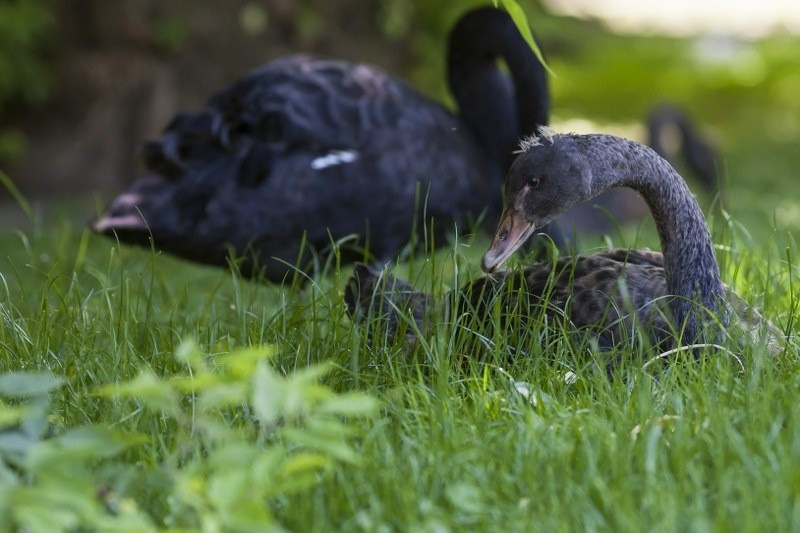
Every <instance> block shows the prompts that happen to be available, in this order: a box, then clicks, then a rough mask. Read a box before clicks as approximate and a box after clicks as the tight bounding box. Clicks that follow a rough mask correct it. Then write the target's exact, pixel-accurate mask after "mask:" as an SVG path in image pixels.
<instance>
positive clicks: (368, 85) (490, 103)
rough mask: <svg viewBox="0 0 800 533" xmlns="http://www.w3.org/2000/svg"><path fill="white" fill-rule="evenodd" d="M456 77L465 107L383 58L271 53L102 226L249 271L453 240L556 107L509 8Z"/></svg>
mask: <svg viewBox="0 0 800 533" xmlns="http://www.w3.org/2000/svg"><path fill="white" fill-rule="evenodd" d="M498 59H502V60H503V61H505V64H506V65H507V67H508V72H509V73H510V77H509V76H508V75H507V74H505V73H504V72H503V71H501V70H500V68H498V64H497V62H498ZM448 81H449V85H450V88H451V91H452V92H453V95H454V96H455V99H456V101H457V102H458V105H459V111H460V115H459V116H458V117H456V116H454V115H453V114H451V113H450V112H449V111H447V110H446V109H445V108H444V107H443V106H441V105H439V104H438V103H435V102H433V101H431V100H429V99H427V98H426V97H424V96H422V95H421V94H419V93H418V92H416V91H415V90H413V89H412V88H410V87H409V86H408V85H407V84H406V83H404V82H403V81H402V80H399V79H397V78H394V77H392V76H390V75H389V74H387V73H385V72H383V71H381V70H379V69H377V68H374V67H371V66H367V65H360V64H350V63H346V62H344V61H327V60H320V59H314V58H310V57H306V56H291V57H287V58H283V59H279V60H276V61H273V62H271V63H268V64H267V65H265V66H263V67H261V68H259V69H256V70H254V71H252V72H250V73H249V74H247V75H246V76H245V77H244V78H242V79H240V80H239V81H237V82H235V83H234V84H233V85H231V86H230V87H228V88H227V89H225V90H224V91H222V92H220V93H218V94H217V95H215V96H213V97H212V98H211V100H210V102H209V104H208V107H207V109H206V110H204V111H202V112H199V113H194V114H179V115H177V116H176V117H175V118H174V119H173V120H172V122H171V123H170V124H169V125H168V126H167V128H166V130H165V132H164V135H163V137H162V138H161V139H160V140H158V141H154V142H150V143H147V144H146V145H145V146H144V163H145V167H146V171H145V173H144V175H143V176H142V177H140V178H139V179H137V180H136V181H135V182H134V183H133V184H132V185H131V186H130V188H129V189H128V190H127V191H125V192H124V193H122V194H121V195H120V196H118V197H117V198H116V199H115V200H113V202H112V203H111V205H110V206H109V207H108V208H107V210H106V211H105V213H104V214H102V215H101V216H100V217H99V218H98V219H97V220H96V221H94V222H93V224H92V227H93V229H94V230H96V231H98V232H101V233H103V234H106V235H109V236H116V237H117V238H119V240H120V241H122V242H125V243H132V244H140V245H145V246H149V245H150V238H151V237H152V239H153V241H154V245H155V247H156V248H158V249H160V250H164V251H167V252H170V253H173V254H176V255H179V256H182V257H185V258H188V259H191V260H194V261H198V262H201V263H207V264H215V265H225V264H226V263H227V261H228V258H229V256H230V254H231V252H232V253H233V255H235V256H237V257H241V259H242V261H243V262H242V263H241V265H240V268H241V271H242V272H243V273H244V274H245V275H248V276H256V275H262V274H263V275H264V277H265V278H267V279H269V280H273V281H281V280H283V279H285V277H286V276H287V274H288V273H291V272H292V271H293V270H294V267H293V266H292V265H300V267H301V268H302V267H303V266H304V265H306V264H307V263H306V260H307V259H308V258H309V249H311V250H317V251H319V250H322V249H325V248H327V247H329V246H330V245H331V242H332V241H339V240H342V239H345V238H346V237H348V236H351V235H356V236H359V237H360V241H359V243H358V245H359V246H360V247H366V248H367V249H368V250H369V252H370V253H371V254H372V255H373V256H374V257H377V258H379V259H384V260H385V259H389V258H391V257H392V256H393V255H394V254H396V253H397V252H398V251H400V250H401V249H402V248H403V247H404V246H405V245H406V243H408V242H409V240H410V238H411V236H412V228H414V227H415V226H416V227H421V225H422V224H424V223H425V221H427V220H430V219H434V220H435V224H434V230H435V233H434V242H435V243H436V244H443V243H444V242H445V238H444V236H445V235H446V234H447V233H449V232H452V230H453V227H454V225H453V224H454V223H460V224H465V223H466V222H467V221H469V220H470V219H472V217H477V216H478V215H479V214H480V213H481V212H482V211H484V210H487V209H488V212H489V215H488V216H490V217H496V216H498V215H499V213H500V208H501V188H502V187H501V186H502V182H503V177H504V175H505V173H506V171H507V170H508V167H509V165H510V164H511V162H512V160H513V154H512V153H513V151H514V148H515V147H516V145H517V143H518V142H519V139H520V138H521V137H522V136H524V135H527V134H530V133H531V132H533V131H534V130H535V126H536V125H540V124H546V122H547V118H548V116H547V115H548V111H549V95H548V89H547V83H546V76H545V72H544V70H543V67H542V65H541V64H540V63H539V61H538V60H537V58H536V56H535V55H534V53H533V51H532V50H531V49H530V47H529V46H528V44H527V43H526V42H525V40H524V39H523V38H522V36H521V35H520V34H519V32H518V30H517V28H516V26H515V25H514V23H513V21H512V20H511V18H510V17H509V16H508V14H507V13H505V12H504V11H501V10H499V9H495V8H490V7H487V8H480V9H477V10H474V11H471V12H469V13H467V14H466V15H465V16H463V17H462V18H461V19H460V20H459V21H458V23H457V24H456V26H455V28H454V29H453V31H452V32H451V34H450V40H449V52H448ZM423 212H424V214H425V216H426V218H425V219H424V220H423V217H422V213H423ZM362 250H363V248H362ZM353 254H354V255H356V254H357V256H360V257H364V254H363V251H361V252H359V251H356V252H353ZM343 259H347V257H344V258H343Z"/></svg>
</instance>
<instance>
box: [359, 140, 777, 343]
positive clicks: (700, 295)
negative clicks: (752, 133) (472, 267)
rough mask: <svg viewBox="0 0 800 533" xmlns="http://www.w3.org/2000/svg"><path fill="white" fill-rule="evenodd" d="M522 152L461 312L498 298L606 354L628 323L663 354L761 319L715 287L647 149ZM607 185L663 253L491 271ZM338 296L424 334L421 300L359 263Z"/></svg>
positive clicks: (678, 195)
mask: <svg viewBox="0 0 800 533" xmlns="http://www.w3.org/2000/svg"><path fill="white" fill-rule="evenodd" d="M523 149H524V152H523V153H522V154H521V155H520V156H519V158H518V159H517V160H516V161H515V162H514V164H513V165H512V167H511V170H510V172H509V176H508V178H507V181H506V188H505V192H506V194H505V203H506V209H505V212H504V214H503V216H502V218H501V220H500V223H499V225H498V228H497V232H496V234H495V236H494V240H493V241H492V244H491V247H490V249H489V250H488V251H487V252H486V254H485V255H484V257H483V261H482V268H483V270H484V271H486V272H487V273H491V275H489V276H484V277H481V278H478V279H477V280H476V281H474V282H471V283H470V284H468V285H467V286H465V287H464V288H463V289H461V291H462V293H461V298H460V300H461V301H462V302H466V304H467V305H469V306H470V308H469V314H470V315H472V316H476V315H477V316H481V314H484V315H485V314H486V310H487V307H491V305H492V304H491V303H490V302H492V301H494V300H495V298H497V297H498V296H499V297H501V298H503V299H504V300H503V301H502V302H501V303H500V306H501V309H508V308H510V307H516V308H517V309H522V311H520V312H521V313H522V314H523V315H529V316H530V315H534V314H536V313H539V315H540V316H541V314H542V313H544V314H545V315H548V316H550V319H551V322H552V321H553V320H561V319H562V318H563V317H566V318H567V319H568V320H569V322H570V323H571V324H572V325H574V327H575V328H577V329H579V330H588V332H589V334H590V335H592V336H593V337H594V338H596V339H597V341H598V344H599V345H600V346H601V347H604V348H607V349H610V348H613V347H614V346H616V345H618V344H619V343H622V342H629V340H630V339H631V338H633V335H634V326H636V327H637V329H638V327H642V328H644V330H645V331H646V332H647V334H648V337H649V339H650V341H651V342H652V343H653V345H657V346H659V347H665V345H672V344H674V342H675V341H676V339H681V341H682V343H684V344H693V343H698V342H703V341H706V342H716V341H718V340H720V339H721V338H722V336H723V335H724V332H725V330H726V328H727V326H728V323H729V316H730V314H731V310H732V309H734V310H736V311H737V312H738V313H740V314H745V315H746V316H744V317H743V318H744V319H746V320H745V321H749V326H750V327H753V325H755V324H758V323H759V322H760V321H761V319H760V317H759V316H758V314H757V313H756V312H755V311H754V310H752V309H748V308H747V306H746V305H744V304H743V302H742V300H741V299H740V298H739V297H738V296H736V295H735V294H734V293H732V292H730V291H729V290H728V288H727V287H726V286H725V285H724V284H723V283H722V280H721V279H720V272H719V267H718V264H717V260H716V256H715V254H714V247H713V243H712V241H711V235H710V233H709V230H708V226H707V224H706V221H705V218H704V217H703V213H702V211H701V210H700V207H699V205H698V204H697V201H696V200H695V198H694V196H693V195H692V193H691V191H690V190H689V188H688V187H687V186H686V183H685V182H684V181H683V179H682V178H681V177H680V176H679V175H678V173H677V172H676V171H675V170H674V169H673V168H672V167H671V166H670V165H669V163H667V162H666V161H665V160H664V159H662V158H661V157H659V156H658V155H657V154H656V153H655V152H654V151H653V150H652V149H651V148H648V147H646V146H644V145H641V144H638V143H636V142H633V141H629V140H625V139H621V138H618V137H613V136H610V135H557V134H553V133H552V132H550V131H549V130H546V129H545V130H542V135H541V136H539V137H531V138H529V139H527V140H525V141H523ZM617 187H628V188H632V189H634V190H636V191H637V192H639V193H640V194H641V195H642V196H643V197H644V199H645V201H646V202H647V205H648V206H649V208H650V211H651V213H652V215H653V218H654V219H655V222H656V225H657V229H658V235H659V239H660V241H661V248H662V253H657V252H650V251H641V250H612V251H608V252H601V253H597V254H594V255H588V256H583V257H562V258H559V259H557V260H555V261H545V262H541V263H537V264H534V265H531V266H529V267H527V268H525V269H524V270H521V271H520V270H516V271H510V272H508V271H506V272H496V270H497V268H498V267H499V266H500V265H502V264H503V262H505V261H506V260H507V259H508V258H509V257H510V256H511V255H512V254H513V253H514V252H515V251H516V250H517V249H519V247H520V246H521V245H522V244H523V243H524V242H525V241H526V240H527V239H528V238H529V237H530V236H531V235H533V234H534V232H535V231H536V230H538V229H539V228H541V227H542V226H544V225H545V224H547V223H548V222H550V221H551V220H553V219H554V218H555V217H556V216H558V215H559V214H560V213H561V212H563V211H564V210H566V209H568V208H569V207H571V206H574V205H577V204H578V203H580V202H584V201H586V200H588V199H590V198H594V197H595V196H597V195H599V194H601V193H602V192H604V191H607V190H610V189H614V188H617ZM509 287H513V290H507V289H508V288H509ZM523 298H524V300H523ZM345 299H346V302H347V304H348V307H349V309H350V311H351V313H353V314H354V315H355V317H356V319H357V320H363V319H364V318H365V317H366V316H370V315H376V314H379V313H388V316H389V318H390V320H389V326H390V327H396V326H397V324H398V320H399V315H398V311H410V314H411V316H413V317H414V319H416V320H417V321H418V323H419V324H420V325H422V324H423V321H424V319H425V314H426V313H427V312H428V311H429V310H430V309H431V308H432V307H434V306H435V302H434V300H433V298H432V297H431V296H430V295H427V294H424V293H421V292H417V291H415V290H414V288H413V287H411V286H410V285H409V284H407V283H404V282H401V281H399V280H394V279H393V278H391V276H389V275H388V274H385V273H382V272H379V271H375V270H373V269H370V268H369V267H366V266H364V265H359V266H357V268H356V273H355V275H354V277H353V278H351V281H350V283H349V284H348V287H347V289H346V293H345ZM522 302H524V303H522ZM379 310H380V311H379ZM437 316H438V315H437Z"/></svg>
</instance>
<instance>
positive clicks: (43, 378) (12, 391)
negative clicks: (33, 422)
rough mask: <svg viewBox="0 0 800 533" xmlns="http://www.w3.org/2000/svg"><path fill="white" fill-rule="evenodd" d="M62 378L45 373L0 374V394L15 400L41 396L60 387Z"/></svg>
mask: <svg viewBox="0 0 800 533" xmlns="http://www.w3.org/2000/svg"><path fill="white" fill-rule="evenodd" d="M63 382H64V380H63V379H62V378H59V377H56V376H53V375H52V374H48V373H45V372H9V373H7V374H0V394H2V395H4V396H12V397H15V398H31V397H34V396H42V395H45V394H47V393H48V392H50V391H51V390H53V389H56V388H58V387H60V386H61V384H62V383H63Z"/></svg>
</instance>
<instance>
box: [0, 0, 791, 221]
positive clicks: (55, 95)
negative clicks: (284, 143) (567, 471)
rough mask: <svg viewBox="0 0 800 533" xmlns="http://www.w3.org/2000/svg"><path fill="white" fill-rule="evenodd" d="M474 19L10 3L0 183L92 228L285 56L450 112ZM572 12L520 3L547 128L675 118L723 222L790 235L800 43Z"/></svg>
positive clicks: (432, 11)
mask: <svg viewBox="0 0 800 533" xmlns="http://www.w3.org/2000/svg"><path fill="white" fill-rule="evenodd" d="M481 3H482V2H474V1H466V0H465V1H447V2H430V1H428V0H381V1H365V0H326V1H324V2H323V1H317V0H298V1H292V0H264V1H256V0H239V1H233V2H224V1H222V0H193V1H190V0H165V1H155V0H117V1H115V2H107V1H106V0H80V1H78V0H71V1H67V0H11V1H6V2H4V3H3V4H2V5H0V168H1V169H2V170H4V171H5V172H6V173H7V174H8V175H9V176H10V177H11V179H12V180H13V181H14V182H15V183H16V184H17V186H19V187H20V189H21V190H22V191H23V192H24V194H25V195H26V196H27V197H28V198H31V199H34V200H41V202H40V205H44V206H47V207H43V208H42V210H43V212H44V214H45V215H47V214H48V213H49V212H52V210H53V209H55V208H52V207H49V206H51V205H52V200H53V199H54V198H56V199H58V201H59V202H61V203H62V204H63V201H64V200H65V199H71V198H72V199H76V200H77V199H84V200H83V203H79V204H78V207H76V208H75V210H77V214H76V216H77V217H78V218H80V219H84V220H85V219H87V218H88V217H90V216H92V215H93V214H94V212H95V210H96V209H97V205H100V204H102V203H103V202H104V201H105V200H107V199H108V198H110V196H111V195H112V194H113V193H114V192H117V191H119V190H120V189H121V188H122V187H123V186H124V185H125V184H126V183H128V182H129V181H131V180H132V179H133V178H134V177H135V176H136V174H137V172H138V170H139V167H138V147H139V145H140V143H141V142H142V141H143V140H144V139H146V138H149V137H153V136H155V135H157V134H158V132H159V130H160V129H161V128H162V127H163V126H164V125H165V124H166V123H167V121H168V120H169V119H170V117H171V116H172V115H173V114H174V113H175V112H177V111H178V110H192V109H197V108H198V107H200V106H201V105H202V104H203V102H204V101H205V100H206V99H207V97H208V96H209V95H211V94H212V93H213V92H214V91H216V90H218V89H220V88H221V87H223V86H225V85H226V84H227V83H229V82H230V81H232V80H233V79H234V78H235V77H236V76H238V75H240V74H242V73H243V72H245V71H246V70H248V69H250V68H252V67H255V66H257V65H259V64H261V63H263V62H265V61H267V60H270V59H272V58H274V57H277V56H280V55H284V54H287V53H292V52H310V53H315V54H320V55H324V56H334V57H341V58H344V59H348V60H353V61H364V62H369V63H373V64H377V65H380V66H382V67H384V68H386V69H387V70H389V71H391V72H393V73H395V74H397V75H400V76H402V77H404V78H406V79H408V80H409V81H410V83H411V84H412V85H414V86H415V87H417V88H419V89H420V90H421V91H423V92H424V93H426V94H428V95H430V96H432V97H433V98H436V99H438V100H441V101H445V102H447V103H448V105H452V100H451V99H450V97H449V95H448V92H447V88H446V84H445V79H444V69H445V64H444V59H445V50H446V42H447V33H448V31H449V29H450V28H451V26H452V25H453V23H454V21H455V19H456V18H458V16H459V15H460V14H461V13H463V12H464V11H465V10H466V9H467V8H468V7H470V6H472V5H477V4H481ZM576 3H577V4H585V2H576V1H572V2H570V1H568V0H549V1H547V2H536V1H525V0H521V1H520V4H521V5H522V7H523V8H524V10H525V12H526V14H527V17H528V20H529V22H530V24H531V26H532V27H533V29H534V32H535V34H536V35H537V37H538V39H539V41H540V43H541V46H542V49H543V50H544V52H545V54H546V55H547V58H548V61H549V64H550V66H551V67H552V69H553V70H554V72H555V74H556V77H553V78H551V80H550V81H551V89H552V95H553V99H552V101H553V110H552V124H553V125H554V126H555V127H556V128H559V129H565V130H577V131H581V132H585V131H600V132H610V133H617V134H622V135H625V136H629V137H635V138H638V139H640V140H643V139H644V131H643V127H642V123H643V121H644V119H645V117H646V115H647V113H648V110H649V109H650V108H651V107H652V106H653V105H654V104H657V103H659V102H662V101H670V102H674V103H677V104H679V105H680V106H682V107H683V108H685V109H686V110H687V111H688V112H689V113H690V115H691V117H692V119H693V121H694V123H695V124H696V125H697V126H698V127H699V128H700V130H701V131H702V132H703V133H704V134H706V135H707V136H709V137H710V138H711V139H712V140H713V141H714V142H715V144H716V145H717V146H718V148H719V150H720V153H721V156H722V167H721V179H722V181H723V183H724V185H725V190H726V196H727V201H728V210H729V211H730V212H731V213H732V214H733V216H734V217H735V218H736V219H737V220H738V221H739V222H741V223H742V224H743V225H744V226H745V227H746V228H747V229H748V230H749V231H750V232H752V233H753V234H754V235H757V236H758V235H766V234H768V233H769V232H771V231H772V230H773V229H774V228H775V227H777V228H779V229H788V230H796V229H800V202H799V201H798V193H800V180H798V175H797V170H796V169H797V168H798V166H800V151H799V150H798V146H797V140H798V133H799V132H800V98H799V96H800V37H798V35H797V34H796V33H792V31H790V30H788V29H785V28H784V29H780V24H778V25H777V28H778V29H773V30H772V31H769V32H761V34H760V35H756V36H754V35H750V34H752V33H757V32H749V33H750V34H746V35H742V34H741V33H742V32H741V31H738V30H736V29H731V28H729V27H727V26H725V25H724V24H722V23H721V22H719V21H717V20H711V21H709V23H708V27H710V28H713V31H710V32H708V31H698V30H691V31H690V27H691V28H693V27H694V25H695V22H696V21H695V19H696V17H695V18H691V17H690V16H689V14H687V15H686V18H685V20H686V27H684V28H681V27H678V28H677V29H676V28H673V30H674V31H670V30H660V31H658V32H653V31H652V30H649V29H648V28H647V27H645V26H653V25H654V24H648V25H641V27H638V28H637V27H635V26H636V25H635V24H634V25H633V27H629V28H627V29H626V31H625V32H624V33H615V32H614V31H613V30H612V28H613V27H615V24H614V19H613V17H612V18H610V19H609V20H603V19H601V18H592V17H584V18H577V17H572V16H567V15H564V14H560V13H563V12H566V11H569V6H570V5H571V4H576ZM767 3H768V2H767ZM610 4H619V2H614V3H610ZM610 4H609V5H610ZM637 4H638V3H636V2H631V5H637ZM682 5H684V4H683V3H681V2H676V3H675V4H674V6H673V7H672V9H673V10H679V9H682V7H681V6H682ZM738 5H739V4H722V3H720V10H723V9H724V10H725V12H726V13H728V11H731V10H736V9H739V7H737V6H738ZM742 5H744V4H742ZM765 5H766V4H765ZM796 9H800V7H798V8H796ZM728 14H730V13H728ZM677 15H678V16H677V17H675V18H678V19H680V17H681V16H682V14H681V13H677ZM712 15H713V13H712ZM720 20H721V18H720ZM650 22H654V20H651V21H650ZM655 22H658V21H655ZM783 26H785V27H788V26H789V24H788V22H787V24H784V25H783ZM751 29H752V28H751ZM675 31H677V32H678V33H682V34H684V35H680V36H672V35H671V33H675ZM0 198H2V199H4V203H5V206H6V207H5V208H4V209H3V212H4V213H6V215H7V216H6V217H5V218H6V219H8V220H10V221H11V222H7V223H6V224H4V225H5V226H6V227H8V226H9V225H19V224H23V222H24V221H22V219H19V218H14V216H11V215H8V213H12V215H13V213H14V212H18V209H17V207H15V205H14V203H13V199H12V198H11V195H9V194H8V192H7V191H2V193H0ZM86 198H89V200H86ZM61 212H62V213H63V211H61ZM73 212H74V211H73ZM60 216H61V215H60Z"/></svg>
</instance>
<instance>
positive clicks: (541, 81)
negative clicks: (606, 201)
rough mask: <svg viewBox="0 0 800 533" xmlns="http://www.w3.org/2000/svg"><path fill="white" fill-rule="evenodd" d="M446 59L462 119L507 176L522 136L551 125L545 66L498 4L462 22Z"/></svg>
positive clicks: (501, 172) (485, 151) (489, 161)
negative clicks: (500, 64)
mask: <svg viewBox="0 0 800 533" xmlns="http://www.w3.org/2000/svg"><path fill="white" fill-rule="evenodd" d="M498 59H503V60H504V61H505V63H506V66H507V67H508V70H509V72H510V73H511V79H509V77H508V76H507V75H506V74H504V73H503V72H501V71H500V69H499V68H498ZM447 63H448V73H447V78H448V83H449V85H450V90H451V92H452V93H453V96H454V97H455V99H456V101H457V102H458V106H459V110H460V115H461V118H462V120H463V121H464V122H465V123H466V125H467V127H468V128H469V129H470V131H471V132H472V134H473V136H474V137H475V139H476V140H477V142H478V144H479V146H480V147H481V149H482V150H483V151H484V153H485V154H486V156H487V158H488V163H489V165H490V168H495V169H497V171H498V172H499V173H500V177H499V179H503V178H504V177H505V173H506V171H507V170H508V168H509V167H510V166H511V162H512V161H513V158H514V155H513V152H514V151H515V150H516V149H517V144H518V143H519V139H520V138H521V137H523V136H525V135H528V134H530V133H533V132H534V131H535V128H536V126H539V125H546V124H547V119H548V113H549V109H550V98H549V93H548V88H547V79H546V73H545V71H544V68H543V67H542V65H541V64H540V63H539V60H538V59H537V58H536V56H535V55H534V53H533V51H532V50H531V49H530V47H529V46H528V43H526V42H525V39H523V38H522V36H521V35H520V33H519V31H518V30H517V28H516V26H515V25H514V22H513V21H512V20H511V18H510V17H509V16H508V14H506V13H505V12H504V11H501V10H499V9H495V8H483V9H478V10H475V11H472V12H470V13H468V14H467V15H465V16H464V17H463V18H462V19H461V20H459V22H458V24H457V25H456V27H455V28H454V29H453V31H452V32H451V34H450V41H449V50H448V62H447Z"/></svg>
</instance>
